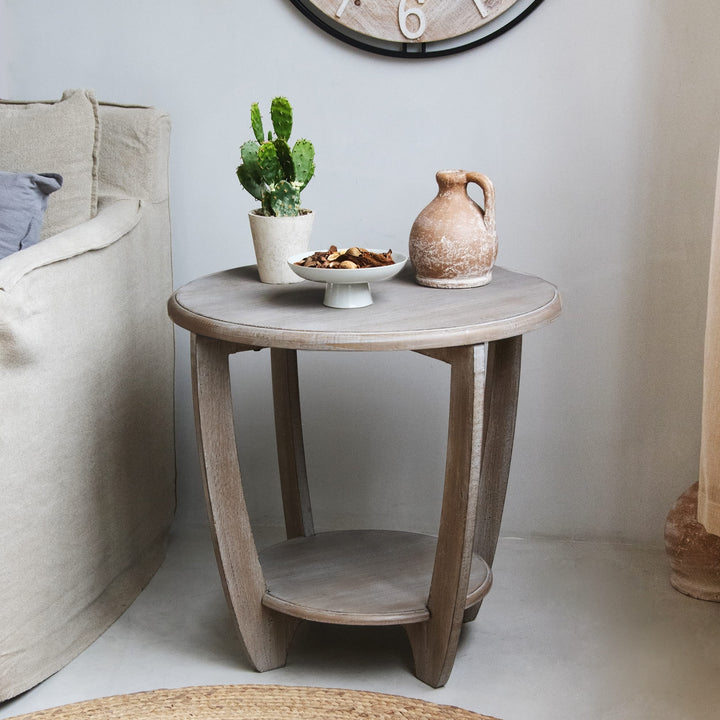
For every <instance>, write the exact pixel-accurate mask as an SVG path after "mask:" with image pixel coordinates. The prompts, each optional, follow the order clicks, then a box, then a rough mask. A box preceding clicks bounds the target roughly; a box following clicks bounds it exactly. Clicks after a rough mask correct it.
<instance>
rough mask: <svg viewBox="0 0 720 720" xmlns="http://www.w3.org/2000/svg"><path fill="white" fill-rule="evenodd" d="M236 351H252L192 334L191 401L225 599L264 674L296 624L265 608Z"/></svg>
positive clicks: (279, 660) (282, 653)
mask: <svg viewBox="0 0 720 720" xmlns="http://www.w3.org/2000/svg"><path fill="white" fill-rule="evenodd" d="M238 349H249V348H239V347H238V346H237V345H232V344H230V343H226V342H223V341H220V340H212V339H210V338H206V337H202V336H196V335H193V336H192V347H191V353H192V377H193V401H194V404H195V423H196V425H195V426H196V429H197V441H198V449H199V453H200V465H201V468H202V476H203V483H204V485H205V497H206V501H207V507H208V514H209V518H210V527H211V530H212V536H213V543H214V546H215V556H216V558H217V563H218V569H219V570H220V577H221V578H222V583H223V589H224V590H225V597H226V599H227V602H228V605H229V606H230V609H231V611H232V613H233V616H234V619H235V626H236V629H237V631H238V635H239V637H240V641H241V642H242V644H243V647H244V649H245V652H246V653H247V656H248V658H249V659H250V662H251V663H252V664H253V665H254V667H255V668H256V669H257V670H260V671H262V670H271V669H272V668H276V667H281V666H282V665H284V664H285V662H286V659H287V651H288V647H289V645H290V641H291V639H292V635H293V632H294V630H295V628H296V626H297V622H298V621H297V620H295V619H294V618H291V617H288V616H285V615H281V614H279V613H275V612H273V611H272V610H269V609H267V608H265V607H263V605H262V598H263V595H264V594H265V580H264V578H263V574H262V568H261V567H260V562H259V560H258V555H257V550H256V549H255V541H254V538H253V534H252V529H251V527H250V520H249V518H248V514H247V507H246V505H245V498H244V495H243V490H242V483H241V478H240V465H239V462H238V456H237V446H236V443H235V431H234V422H233V408H232V395H231V388H230V372H229V368H228V355H229V354H230V353H232V352H236V351H237V350H238Z"/></svg>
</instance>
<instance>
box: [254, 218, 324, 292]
mask: <svg viewBox="0 0 720 720" xmlns="http://www.w3.org/2000/svg"><path fill="white" fill-rule="evenodd" d="M259 212H260V211H259V210H253V211H252V212H250V214H249V215H248V217H249V218H250V232H251V233H252V239H253V245H254V247H255V259H256V260H257V266H258V273H259V275H260V280H261V281H262V282H264V283H271V284H274V285H280V284H285V283H296V282H302V278H301V277H298V276H297V275H296V274H295V273H294V272H293V271H292V270H291V269H290V268H289V267H288V264H287V259H288V258H289V257H290V256H291V255H297V254H298V253H301V252H304V251H306V250H307V249H308V247H309V246H310V234H311V232H312V226H313V221H314V220H315V214H314V213H313V211H312V210H303V211H301V214H300V215H296V216H293V217H270V216H266V215H260V214H259Z"/></svg>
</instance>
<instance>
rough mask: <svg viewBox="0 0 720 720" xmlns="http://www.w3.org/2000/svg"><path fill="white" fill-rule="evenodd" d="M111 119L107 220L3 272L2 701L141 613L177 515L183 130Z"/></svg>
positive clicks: (19, 257)
mask: <svg viewBox="0 0 720 720" xmlns="http://www.w3.org/2000/svg"><path fill="white" fill-rule="evenodd" d="M99 117H100V126H101V135H100V146H99V153H98V157H97V160H98V183H99V186H98V201H99V202H98V211H97V214H96V215H95V217H93V218H92V219H90V220H88V221H87V222H83V223H81V224H80V225H77V226H75V227H72V228H69V229H67V230H65V231H63V232H60V233H59V234H56V235H53V236H52V237H49V238H47V239H46V240H43V241H42V242H40V243H39V244H38V245H35V246H33V247H30V248H28V249H27V250H22V251H21V252H18V253H15V254H13V255H10V256H9V257H7V258H4V259H3V260H0V700H3V699H7V698H9V697H12V696H14V695H17V694H18V693H20V692H22V691H24V690H26V689H27V688H30V687H32V686H33V685H35V684H37V683H38V682H40V681H41V680H43V679H45V678H46V677H48V676H49V675H50V674H52V673H53V672H55V671H57V670H58V669H60V668H61V667H62V666H63V665H64V664H66V663H67V662H68V661H70V660H71V659H72V658H73V657H74V656H76V655H77V654H78V653H79V652H80V651H82V650H83V649H84V648H86V647H87V646H88V645H89V644H90V643H92V642H93V640H95V639H96V638H97V637H98V635H100V634H101V633H102V632H103V631H104V630H105V629H106V628H107V627H108V626H109V625H110V624H111V623H112V622H113V621H114V620H115V619H116V618H117V617H118V616H119V615H120V614H121V613H122V612H123V611H124V610H125V609H126V608H127V607H128V605H130V603H131V602H132V601H133V600H134V599H135V597H136V596H137V595H138V593H139V592H140V590H141V589H142V588H143V587H144V586H145V585H146V584H147V582H148V581H149V580H150V578H151V577H152V575H153V573H154V572H155V570H156V569H157V568H158V567H159V565H160V563H161V562H162V559H163V557H164V552H165V541H166V537H167V533H168V530H169V527H170V523H171V521H172V518H173V514H174V510H175V456H174V437H173V435H174V421H173V372H174V347H173V329H172V324H171V323H170V321H169V319H168V318H167V315H166V311H165V303H166V301H167V298H168V296H169V295H170V293H171V290H172V276H171V253H170V223H169V206H168V181H167V161H168V150H169V133H170V123H169V119H168V116H167V115H166V114H164V113H162V112H160V111H158V110H156V109H152V108H139V107H120V106H115V105H109V104H102V103H101V104H100V107H99ZM0 138H2V124H1V121H0ZM43 170H45V171H50V170H53V168H43Z"/></svg>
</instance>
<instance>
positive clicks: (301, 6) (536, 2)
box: [290, 0, 544, 60]
mask: <svg viewBox="0 0 720 720" xmlns="http://www.w3.org/2000/svg"><path fill="white" fill-rule="evenodd" d="M290 2H291V3H292V4H293V5H294V6H295V7H296V8H297V9H298V10H299V11H300V12H301V13H302V14H303V15H304V16H305V17H306V18H308V19H309V20H310V21H311V22H313V23H314V24H315V25H317V26H318V27H319V28H321V29H322V30H324V31H325V32H327V33H329V34H330V35H332V36H333V37H335V38H337V39H338V40H341V41H342V42H344V43H348V44H349V45H352V46H353V47H356V48H359V49H360V50H366V51H368V52H371V53H375V54H376V55H384V56H386V57H400V58H412V59H418V60H419V59H427V58H436V57H444V56H447V55H456V54H457V53H461V52H465V51H466V50H472V49H473V48H476V47H479V46H480V45H484V44H485V43H487V42H490V41H491V40H494V39H495V38H497V37H500V35H503V34H504V33H506V32H507V31H508V30H510V29H512V28H513V27H515V25H517V24H518V23H519V22H521V21H522V20H524V19H525V18H526V17H527V16H528V15H530V13H532V12H533V11H535V10H537V8H538V7H539V6H540V5H542V3H543V2H544V0H533V1H532V2H531V3H530V4H529V5H528V6H527V7H526V8H525V9H524V10H523V11H522V12H521V13H519V14H518V15H516V16H515V17H514V18H513V19H512V20H510V21H508V22H507V23H505V25H503V26H502V27H499V28H498V29H497V30H495V31H494V32H491V33H488V34H487V35H484V36H483V37H481V38H478V39H477V40H471V41H470V42H466V43H461V44H460V45H455V46H453V47H449V48H442V49H440V50H428V49H427V45H428V43H412V44H411V43H403V44H402V49H400V50H392V49H390V48H384V47H378V46H376V45H372V44H371V43H366V42H363V41H362V40H357V39H356V38H354V37H350V36H348V35H345V34H344V33H342V32H341V31H340V30H338V29H337V27H335V26H334V25H331V24H330V23H328V22H326V21H325V20H324V19H323V18H322V17H319V16H318V15H315V14H314V13H313V12H312V11H311V10H310V9H308V7H307V5H305V3H304V2H303V0H290ZM418 45H420V48H421V49H420V50H419V51H418V50H409V49H408V48H409V47H413V48H417V47H418Z"/></svg>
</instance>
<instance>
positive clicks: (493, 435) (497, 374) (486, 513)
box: [464, 335, 522, 622]
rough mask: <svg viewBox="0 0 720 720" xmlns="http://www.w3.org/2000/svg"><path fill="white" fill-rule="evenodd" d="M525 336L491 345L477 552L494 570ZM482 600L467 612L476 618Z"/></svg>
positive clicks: (476, 528)
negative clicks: (523, 338)
mask: <svg viewBox="0 0 720 720" xmlns="http://www.w3.org/2000/svg"><path fill="white" fill-rule="evenodd" d="M521 354H522V335H518V336H516V337H511V338H507V339H505V340H497V341H495V342H492V343H490V346H489V348H488V364H487V378H488V379H487V392H486V399H485V433H484V434H485V441H484V444H483V456H482V457H483V459H482V469H481V471H480V486H479V488H478V494H479V496H478V513H477V523H476V527H475V552H476V553H477V554H478V555H480V557H482V558H483V559H484V560H485V562H486V563H487V564H488V565H489V566H490V567H492V564H493V560H494V559H495V550H496V548H497V543H498V537H499V535H500V522H501V520H502V514H503V508H504V506H505V495H506V492H507V484H508V476H509V474H510V458H511V456H512V449H513V440H514V438H515V418H516V415H517V403H518V390H519V388H520V359H521ZM481 603H482V600H481V601H480V602H479V603H477V604H476V605H473V606H472V607H469V608H468V609H467V610H466V611H465V618H464V619H465V622H470V621H472V620H474V619H475V617H476V616H477V613H478V610H479V609H480V605H481Z"/></svg>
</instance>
